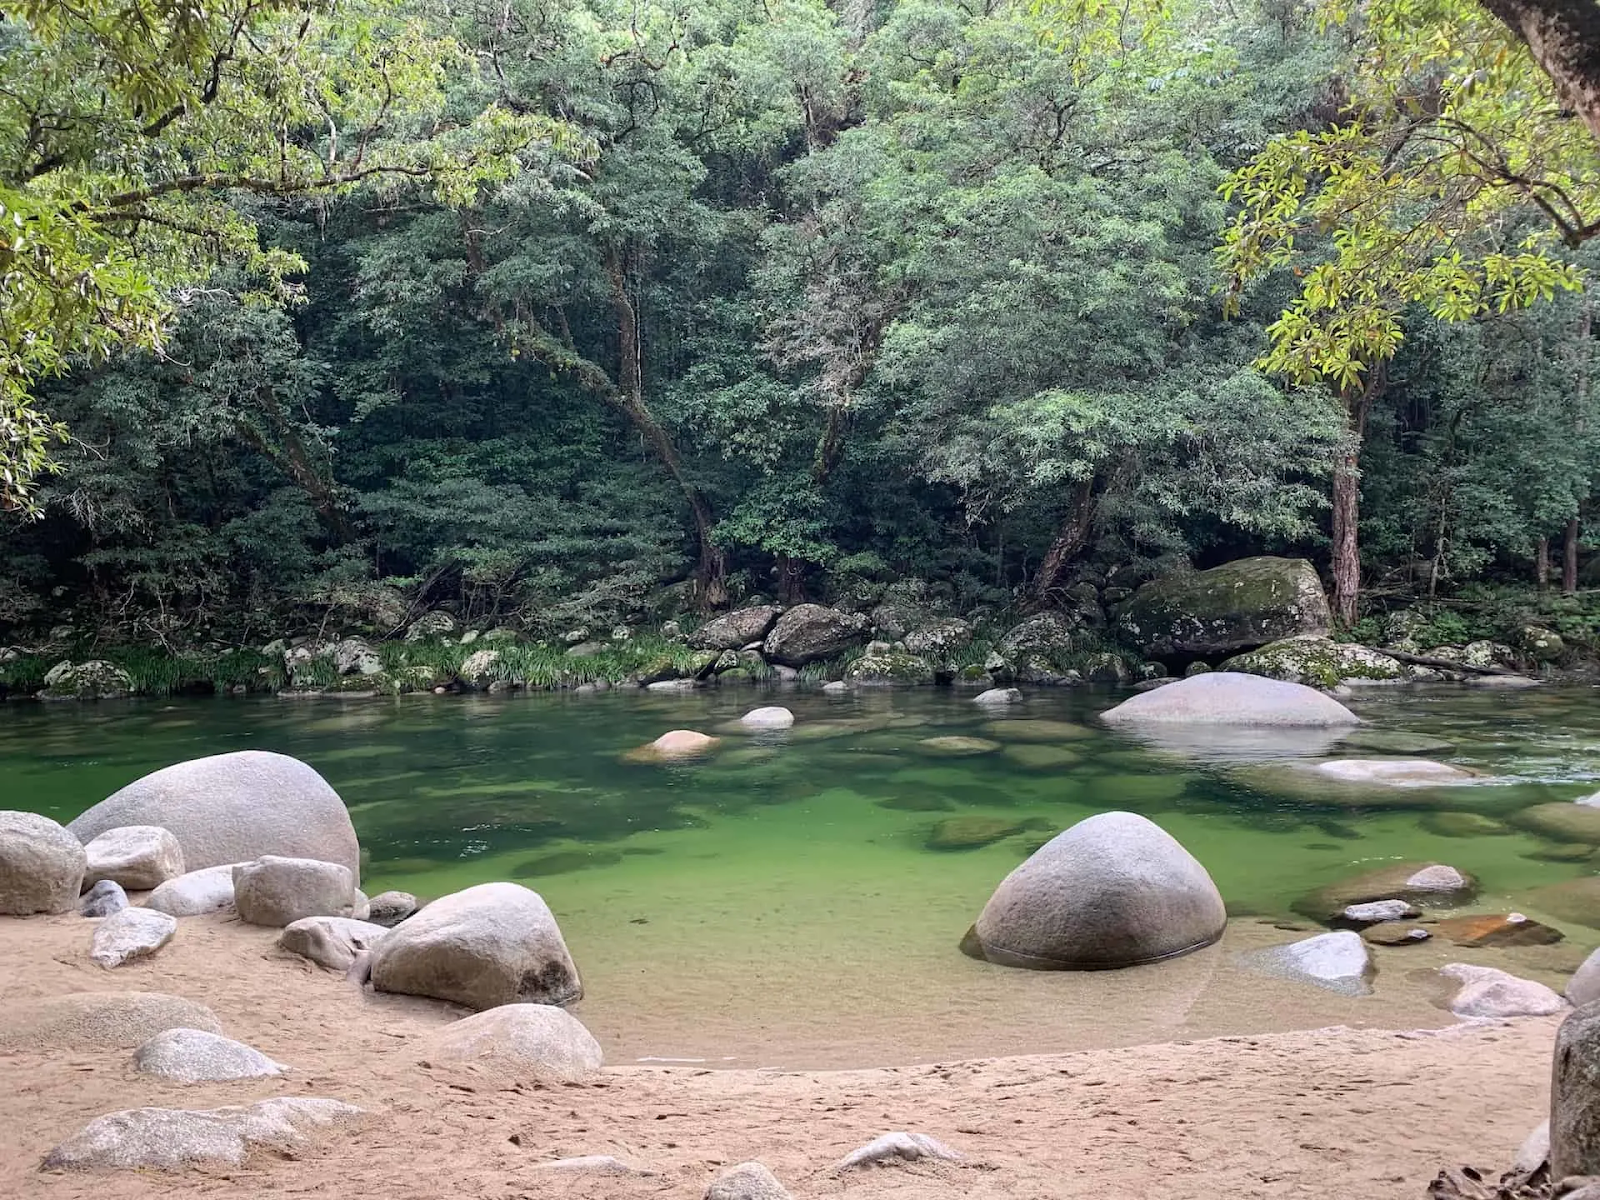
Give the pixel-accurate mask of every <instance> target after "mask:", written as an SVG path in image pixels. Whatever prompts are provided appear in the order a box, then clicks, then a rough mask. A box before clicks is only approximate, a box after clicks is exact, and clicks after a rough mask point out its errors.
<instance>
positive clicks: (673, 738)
mask: <svg viewBox="0 0 1600 1200" xmlns="http://www.w3.org/2000/svg"><path fill="white" fill-rule="evenodd" d="M721 740H722V739H721V738H714V737H712V736H711V735H710V734H706V733H697V732H696V731H695V730H693V729H669V730H668V731H667V732H666V733H663V734H662V735H661V736H660V737H658V738H657V739H656V740H655V741H653V742H651V743H650V744H649V745H648V746H640V747H639V748H638V749H637V750H632V751H630V752H629V753H628V755H627V757H628V758H629V760H631V761H633V762H673V761H678V760H682V759H686V758H699V757H700V756H702V755H704V754H708V753H710V751H711V750H712V749H713V748H714V747H715V746H716V744H717V743H718V742H719V741H721Z"/></svg>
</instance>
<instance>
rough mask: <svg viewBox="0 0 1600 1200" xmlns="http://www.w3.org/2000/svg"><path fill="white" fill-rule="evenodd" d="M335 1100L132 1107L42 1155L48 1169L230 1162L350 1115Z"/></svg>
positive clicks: (292, 1143) (289, 1143)
mask: <svg viewBox="0 0 1600 1200" xmlns="http://www.w3.org/2000/svg"><path fill="white" fill-rule="evenodd" d="M360 1114H361V1110H360V1109H359V1108H354V1107H352V1106H351V1105H348V1104H341V1103H339V1102H338V1101H336V1100H322V1099H313V1098H310V1097H298V1096H297V1097H292V1098H291V1097H286V1096H277V1097H274V1098H272V1099H270V1100H258V1101H257V1102H256V1103H254V1104H251V1105H248V1106H244V1107H228V1108H214V1109H197V1110H189V1109H177V1108H133V1109H128V1110H126V1111H124V1112H114V1113H107V1114H106V1115H105V1116H103V1117H96V1118H95V1119H94V1120H93V1121H90V1122H89V1124H88V1125H86V1126H84V1127H83V1129H82V1130H80V1131H79V1132H78V1133H76V1134H74V1135H73V1136H72V1137H70V1138H68V1139H67V1140H66V1141H64V1142H62V1143H61V1145H59V1146H57V1147H56V1148H55V1149H54V1150H52V1151H51V1152H50V1153H49V1155H48V1156H47V1157H46V1158H45V1160H44V1167H45V1169H46V1170H47V1171H50V1170H56V1171H59V1170H67V1171H105V1170H139V1169H150V1170H158V1171H176V1170H179V1169H181V1168H183V1167H187V1166H190V1165H193V1164H196V1163H216V1164H226V1165H228V1166H238V1165H239V1164H241V1163H242V1162H244V1160H245V1156H246V1155H247V1154H248V1153H249V1152H250V1151H251V1150H252V1149H253V1148H254V1147H256V1146H273V1147H276V1148H278V1149H282V1150H289V1149H292V1148H294V1147H298V1146H301V1145H304V1144H305V1143H307V1142H308V1141H309V1140H310V1138H309V1133H310V1131H311V1130H314V1129H317V1128H319V1127H323V1126H328V1125H332V1124H335V1123H336V1122H344V1121H349V1120H353V1119H354V1118H355V1117H357V1116H359V1115H360Z"/></svg>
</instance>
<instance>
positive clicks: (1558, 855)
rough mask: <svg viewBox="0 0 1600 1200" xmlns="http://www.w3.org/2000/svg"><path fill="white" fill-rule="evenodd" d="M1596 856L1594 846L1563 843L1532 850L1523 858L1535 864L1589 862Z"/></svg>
mask: <svg viewBox="0 0 1600 1200" xmlns="http://www.w3.org/2000/svg"><path fill="white" fill-rule="evenodd" d="M1594 856H1595V848H1594V847H1593V846H1575V845H1572V844H1571V843H1569V842H1562V843H1560V844H1558V845H1554V846H1543V847H1541V848H1540V849H1538V850H1530V851H1529V852H1528V853H1526V854H1524V855H1523V856H1522V857H1523V858H1531V859H1532V860H1533V861H1534V862H1557V863H1571V862H1588V861H1589V860H1590V859H1592V858H1593V857H1594Z"/></svg>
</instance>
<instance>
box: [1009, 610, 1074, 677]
mask: <svg viewBox="0 0 1600 1200" xmlns="http://www.w3.org/2000/svg"><path fill="white" fill-rule="evenodd" d="M1076 631H1077V626H1076V624H1075V623H1074V622H1073V620H1072V619H1071V618H1070V617H1068V616H1067V615H1066V614H1065V613H1059V612H1042V613H1037V614H1035V615H1034V616H1031V617H1029V618H1028V619H1027V620H1025V621H1023V622H1021V623H1020V624H1018V625H1014V626H1012V627H1011V628H1010V629H1008V630H1007V631H1006V632H1005V633H1004V634H1003V635H1002V636H1001V638H1000V641H999V643H998V644H997V645H996V650H997V651H998V659H999V665H998V667H995V668H991V669H1003V668H1004V667H1005V666H1006V664H1008V663H1015V664H1017V665H1018V666H1023V667H1026V666H1044V667H1056V666H1059V665H1060V664H1062V663H1064V662H1066V661H1067V660H1068V659H1069V658H1071V657H1072V656H1073V655H1074V654H1075V653H1076V650H1077V641H1076V639H1075V637H1074V634H1075V633H1076Z"/></svg>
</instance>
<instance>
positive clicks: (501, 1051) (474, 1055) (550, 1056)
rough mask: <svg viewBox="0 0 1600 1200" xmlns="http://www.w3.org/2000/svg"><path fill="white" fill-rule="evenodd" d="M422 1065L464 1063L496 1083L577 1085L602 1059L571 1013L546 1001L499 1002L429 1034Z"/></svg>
mask: <svg viewBox="0 0 1600 1200" xmlns="http://www.w3.org/2000/svg"><path fill="white" fill-rule="evenodd" d="M421 1052H422V1056H423V1061H424V1063H425V1065H428V1066H438V1065H441V1064H469V1065H470V1066H471V1067H472V1069H473V1074H474V1075H475V1076H480V1077H489V1078H492V1079H494V1080H495V1081H496V1082H498V1083H501V1084H504V1085H511V1084H516V1083H581V1082H582V1081H583V1080H585V1079H588V1078H589V1077H591V1076H592V1075H594V1074H595V1072H597V1071H599V1070H600V1068H601V1066H602V1065H603V1063H604V1056H603V1054H602V1053H601V1050H600V1043H599V1042H597V1041H595V1040H594V1037H593V1035H591V1034H590V1033H589V1031H588V1030H587V1029H585V1028H584V1027H583V1024H582V1022H580V1021H579V1020H578V1019H577V1018H576V1017H574V1016H573V1015H572V1014H571V1013H568V1012H566V1011H564V1010H563V1009H560V1008H556V1007H554V1006H553V1005H549V1004H502V1005H500V1006H499V1007H497V1008H491V1009H488V1010H487V1011H485V1012H480V1013H476V1014H474V1015H473V1016H470V1017H466V1018H464V1019H462V1020H460V1021H456V1022H454V1023H453V1024H450V1025H446V1026H445V1027H444V1028H443V1029H441V1030H439V1031H437V1032H436V1033H434V1034H432V1035H430V1036H429V1037H428V1038H427V1039H426V1040H425V1041H424V1042H423V1044H422V1046H421Z"/></svg>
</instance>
